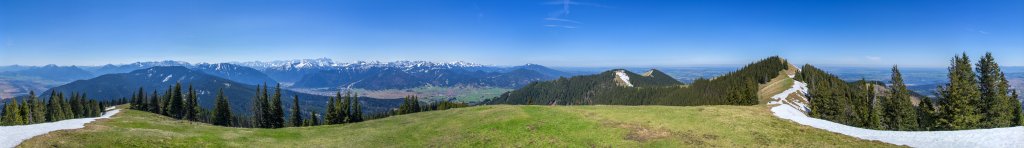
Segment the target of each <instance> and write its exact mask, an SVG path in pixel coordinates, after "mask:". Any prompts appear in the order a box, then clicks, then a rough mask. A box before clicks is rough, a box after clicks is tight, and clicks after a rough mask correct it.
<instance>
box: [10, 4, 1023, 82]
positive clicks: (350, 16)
mask: <svg viewBox="0 0 1024 148" xmlns="http://www.w3.org/2000/svg"><path fill="white" fill-rule="evenodd" d="M985 51H991V52H994V53H995V54H996V55H997V59H998V60H999V61H1000V62H1001V64H1002V65H1008V66H1024V58H1019V57H1022V56H1024V1H1015V0H999V1H988V0H970V1H967V0H965V1H949V0H920V1H918V0H850V1H843V0H828V1H823V0H749V1H745V0H668V1H627V0H622V1H609V0H571V1H565V0H557V1H548V0H445V1H429V0H365V1H357V0H339V1H333V0H330V1H329V0H323V1H321V0H297V1H267V0H245V1H225V0H171V1H163V0H145V1H139V0H71V1H55V0H0V65H11V64H21V65H44V64H58V65H100V64H107V63H129V62H135V61H155V60H181V61H189V62H227V61H253V60H264V61H266V60H284V59H299V58H319V57H327V58H333V59H335V60H338V61H356V60H380V61H393V60H427V61H468V62H474V63H481V64H494V65H519V64H525V63H537V64H543V65H549V66H583V67H586V66H707V65H739V64H745V63H748V62H751V61H753V60H756V59H760V58H764V57H767V56H772V55H780V56H783V57H785V58H788V59H790V60H791V61H792V62H794V63H812V64H816V65H832V66H890V65H892V64H899V65H903V66H908V67H915V66H920V67H942V66H946V65H948V60H949V59H950V58H951V57H952V56H953V55H956V54H958V53H961V52H967V53H968V54H970V55H971V56H974V57H976V56H979V55H981V54H983V53H984V52H985Z"/></svg>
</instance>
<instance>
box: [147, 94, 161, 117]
mask: <svg viewBox="0 0 1024 148" xmlns="http://www.w3.org/2000/svg"><path fill="white" fill-rule="evenodd" d="M157 96H160V95H157V92H156V90H154V91H153V93H152V94H151V95H150V96H149V97H150V98H149V103H148V104H147V106H148V107H149V112H151V113H155V114H160V111H161V110H163V109H161V108H160V99H159V98H157Z"/></svg>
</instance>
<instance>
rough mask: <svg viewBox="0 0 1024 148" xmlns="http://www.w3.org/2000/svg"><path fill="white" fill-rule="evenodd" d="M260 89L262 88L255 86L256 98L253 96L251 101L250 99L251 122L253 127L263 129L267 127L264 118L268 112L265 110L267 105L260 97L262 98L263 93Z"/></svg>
mask: <svg viewBox="0 0 1024 148" xmlns="http://www.w3.org/2000/svg"><path fill="white" fill-rule="evenodd" d="M260 87H262V86H260V85H256V96H254V97H253V99H252V101H253V103H252V115H253V117H252V120H253V126H254V127H257V128H265V127H268V124H267V121H266V119H267V117H265V116H266V115H267V112H268V111H267V110H266V108H267V105H266V103H267V101H266V100H265V99H264V97H262V96H263V93H262V92H263V90H262V89H260Z"/></svg>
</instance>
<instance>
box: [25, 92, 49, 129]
mask: <svg viewBox="0 0 1024 148" xmlns="http://www.w3.org/2000/svg"><path fill="white" fill-rule="evenodd" d="M28 98H29V104H31V105H32V106H31V112H32V113H31V114H32V115H31V116H32V123H43V122H46V106H45V105H44V103H43V101H40V100H39V99H38V98H37V97H36V92H35V91H29V92H28Z"/></svg>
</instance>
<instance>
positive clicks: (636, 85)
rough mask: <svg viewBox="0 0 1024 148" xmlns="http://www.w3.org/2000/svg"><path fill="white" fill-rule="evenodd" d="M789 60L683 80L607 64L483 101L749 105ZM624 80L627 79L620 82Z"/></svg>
mask: <svg viewBox="0 0 1024 148" xmlns="http://www.w3.org/2000/svg"><path fill="white" fill-rule="evenodd" d="M788 65H789V64H788V63H787V62H786V61H785V60H784V59H782V58H780V57H777V56H773V57H769V58H765V59H762V60H760V61H758V62H754V63H751V64H749V65H747V66H744V67H743V68H741V69H739V70H737V71H735V72H731V73H728V74H725V75H722V76H720V77H716V78H713V79H698V80H696V81H694V82H693V83H692V84H689V85H681V83H679V82H678V81H676V80H675V79H673V78H671V77H669V76H668V75H665V74H664V73H662V72H660V71H657V70H652V71H650V72H647V73H645V74H644V75H639V74H635V73H632V72H629V71H626V70H618V69H617V70H610V71H606V72H603V73H601V74H596V75H587V76H576V77H572V78H560V79H558V80H553V81H546V82H534V83H531V84H529V85H527V86H525V87H523V88H521V89H518V90H514V91H510V92H507V93H505V94H502V95H501V96H499V97H496V98H494V99H490V100H487V101H484V103H485V104H559V105H589V104H615V105H753V104H757V102H758V98H757V89H758V84H761V83H765V82H768V81H769V80H771V78H774V77H776V76H778V74H779V71H782V70H785V69H787V67H788ZM622 80H626V81H624V82H625V83H627V84H628V85H624V84H621V83H623V81H622Z"/></svg>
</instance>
